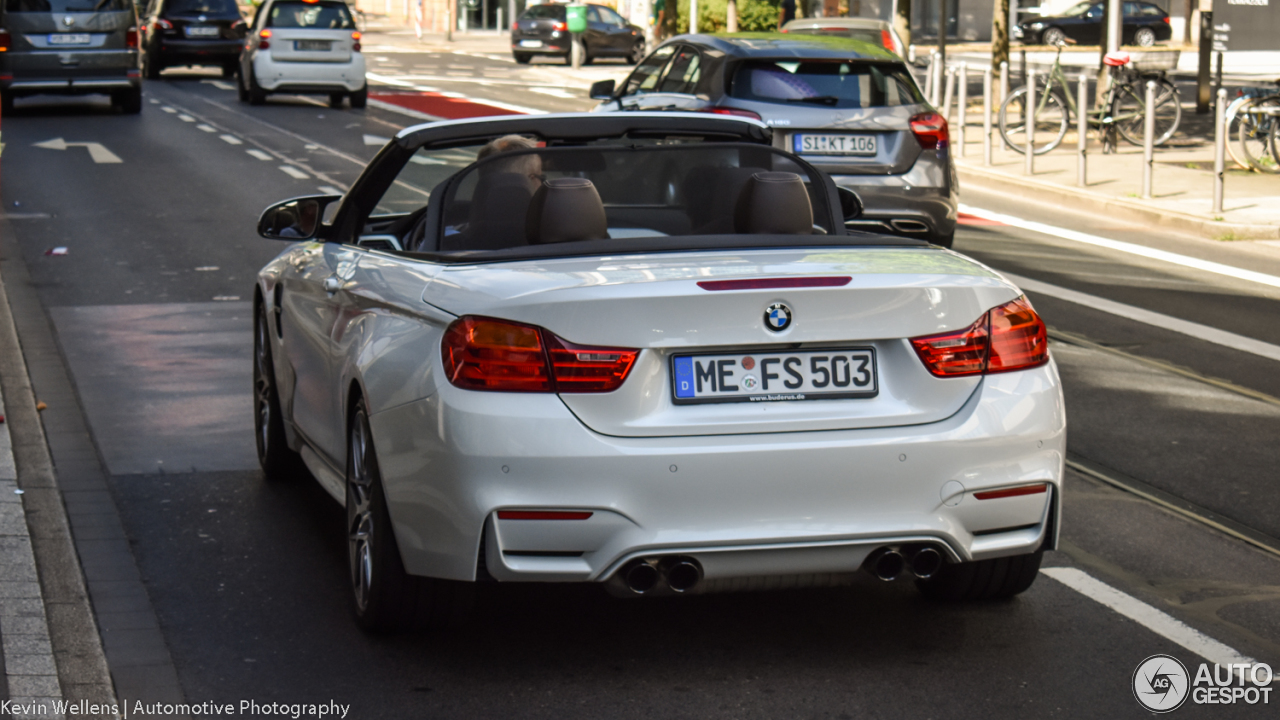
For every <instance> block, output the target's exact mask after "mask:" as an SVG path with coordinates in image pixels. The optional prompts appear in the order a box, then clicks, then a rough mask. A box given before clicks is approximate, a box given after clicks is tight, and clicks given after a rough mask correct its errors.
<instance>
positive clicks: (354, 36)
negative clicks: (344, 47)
mask: <svg viewBox="0 0 1280 720" xmlns="http://www.w3.org/2000/svg"><path fill="white" fill-rule="evenodd" d="M360 37H361V35H360V31H359V30H357V31H356V32H353V33H351V40H352V43H351V49H352V50H353V51H355V52H360Z"/></svg>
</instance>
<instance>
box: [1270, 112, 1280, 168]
mask: <svg viewBox="0 0 1280 720" xmlns="http://www.w3.org/2000/svg"><path fill="white" fill-rule="evenodd" d="M1271 159H1272V160H1274V161H1275V167H1280V122H1273V123H1271Z"/></svg>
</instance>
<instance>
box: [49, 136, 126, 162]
mask: <svg viewBox="0 0 1280 720" xmlns="http://www.w3.org/2000/svg"><path fill="white" fill-rule="evenodd" d="M32 144H33V145H34V146H35V147H38V148H44V149H46V150H66V149H67V148H71V147H82V148H84V149H86V150H88V151H89V157H90V158H92V159H93V161H94V162H95V163H99V164H105V163H122V162H124V160H121V159H120V156H119V155H116V154H115V153H113V152H111V151H110V150H108V149H107V148H106V147H104V146H103V145H102V143H96V142H70V143H69V142H67V141H66V140H63V139H62V138H54V139H52V140H45V141H44V142H38V143H32Z"/></svg>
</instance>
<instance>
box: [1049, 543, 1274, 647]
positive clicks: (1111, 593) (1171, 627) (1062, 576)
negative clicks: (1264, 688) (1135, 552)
mask: <svg viewBox="0 0 1280 720" xmlns="http://www.w3.org/2000/svg"><path fill="white" fill-rule="evenodd" d="M1040 572H1042V573H1044V574H1045V575H1048V576H1049V577H1051V578H1053V579H1054V580H1057V581H1058V582H1060V583H1062V584H1063V585H1066V586H1067V587H1069V588H1071V589H1072V590H1075V591H1076V592H1078V593H1080V594H1081V595H1084V596H1085V597H1087V598H1089V599H1090V600H1095V601H1097V602H1099V603H1101V604H1103V605H1106V606H1107V607H1109V608H1111V609H1112V610H1115V611H1116V612H1118V613H1120V614H1121V615H1123V616H1125V617H1127V618H1129V619H1130V620H1132V621H1134V622H1136V623H1138V624H1139V625H1141V626H1143V627H1145V628H1147V629H1148V630H1150V631H1152V632H1154V633H1155V634H1157V635H1160V636H1161V637H1163V638H1165V639H1167V640H1171V641H1172V642H1175V643H1177V644H1178V645H1181V646H1182V647H1184V648H1186V649H1187V650H1190V651H1191V652H1193V653H1195V654H1196V655H1199V656H1200V657H1202V658H1204V659H1205V660H1208V661H1209V662H1214V663H1218V664H1219V665H1227V664H1233V663H1247V664H1250V665H1252V664H1253V663H1254V660H1253V658H1251V657H1247V656H1245V655H1243V654H1241V653H1240V652H1239V651H1237V650H1234V649H1232V648H1230V647H1227V646H1226V645H1223V644H1222V643H1220V642H1218V641H1217V640H1214V639H1213V638H1211V637H1209V636H1208V635H1205V634H1204V633H1202V632H1200V631H1199V630H1196V629H1195V628H1192V627H1191V626H1189V625H1187V624H1186V623H1184V622H1182V621H1181V620H1178V619H1177V618H1175V617H1173V616H1171V615H1169V614H1167V613H1164V612H1161V611H1160V610H1157V609H1155V608H1153V607H1151V606H1150V605H1148V604H1146V603H1144V602H1142V601H1141V600H1139V599H1137V598H1135V597H1133V596H1132V595H1126V594H1125V593H1122V592H1120V591H1119V590H1117V589H1115V588H1113V587H1111V586H1110V585H1108V584H1106V583H1104V582H1102V581H1101V580H1098V579H1096V578H1093V577H1091V576H1090V575H1088V574H1086V573H1085V572H1084V571H1082V570H1078V569H1076V568H1067V567H1053V568H1041V569H1040Z"/></svg>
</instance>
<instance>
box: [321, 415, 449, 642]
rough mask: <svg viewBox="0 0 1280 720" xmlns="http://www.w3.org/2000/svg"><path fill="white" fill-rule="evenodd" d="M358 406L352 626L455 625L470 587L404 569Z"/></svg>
mask: <svg viewBox="0 0 1280 720" xmlns="http://www.w3.org/2000/svg"><path fill="white" fill-rule="evenodd" d="M357 402H358V403H359V405H358V406H357V408H356V410H355V412H354V413H352V417H351V423H350V427H349V430H348V433H347V482H346V485H347V501H346V504H347V513H346V517H347V524H346V534H347V559H348V565H347V567H348V571H349V572H348V575H349V577H350V580H351V599H352V608H353V610H354V612H355V619H356V624H357V625H359V626H360V628H361V629H363V630H365V631H366V632H374V633H382V632H395V631H404V630H422V629H427V628H440V627H445V626H449V625H454V624H458V623H460V622H462V620H463V619H464V618H465V615H466V612H467V610H468V608H469V607H470V604H471V598H472V596H471V590H472V587H471V583H458V582H451V581H446V580H437V579H434V578H425V577H418V576H415V575H410V574H408V573H406V572H405V571H404V562H403V560H402V559H401V557H400V549H399V547H398V546H397V545H396V538H395V534H394V533H393V532H392V529H391V515H390V513H389V512H388V510H387V499H386V495H385V493H384V492H383V487H382V476H381V472H380V470H379V467H378V455H377V452H376V451H375V449H374V445H373V434H372V432H371V430H370V428H369V418H368V415H367V414H366V411H365V408H364V404H363V401H361V400H357Z"/></svg>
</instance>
